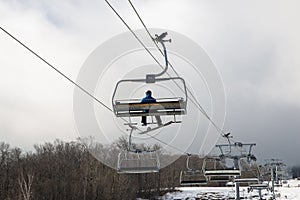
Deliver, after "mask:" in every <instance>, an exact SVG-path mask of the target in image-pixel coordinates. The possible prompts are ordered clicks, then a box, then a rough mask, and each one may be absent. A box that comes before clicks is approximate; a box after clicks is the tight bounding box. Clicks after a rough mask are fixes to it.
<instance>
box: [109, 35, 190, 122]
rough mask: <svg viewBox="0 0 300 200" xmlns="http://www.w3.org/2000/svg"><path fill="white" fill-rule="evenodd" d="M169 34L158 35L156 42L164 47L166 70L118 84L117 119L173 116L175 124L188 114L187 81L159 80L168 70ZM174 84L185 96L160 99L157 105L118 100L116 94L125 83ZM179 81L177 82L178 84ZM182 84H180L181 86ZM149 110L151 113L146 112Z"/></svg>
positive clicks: (173, 78)
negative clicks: (167, 47) (167, 45)
mask: <svg viewBox="0 0 300 200" xmlns="http://www.w3.org/2000/svg"><path fill="white" fill-rule="evenodd" d="M166 35H167V33H163V34H161V35H160V36H158V35H156V38H154V41H156V42H159V43H160V44H161V45H162V46H163V50H164V58H165V65H166V66H165V68H164V70H163V71H162V72H160V73H158V74H146V78H144V79H126V80H120V81H118V82H117V84H116V87H115V90H114V92H113V95H112V106H113V111H114V113H115V115H116V117H129V118H130V117H141V116H157V115H159V116H162V115H173V116H174V121H173V123H176V122H177V123H180V121H178V120H177V119H176V116H178V115H185V114H186V106H187V88H186V85H185V81H184V79H183V78H181V77H165V78H159V77H160V76H162V75H164V74H165V73H166V72H167V69H168V63H169V62H168V58H167V50H166V47H165V45H164V43H165V42H171V40H165V39H164V37H165V36H166ZM166 81H168V82H170V81H171V82H174V83H175V84H176V86H177V87H179V89H180V90H181V91H180V93H181V94H183V95H181V96H179V97H176V96H172V97H168V98H158V99H156V102H155V103H141V102H140V101H141V100H137V99H116V96H117V95H116V94H117V93H118V88H119V87H120V85H121V84H125V83H130V82H131V83H146V84H155V83H157V82H166ZM176 81H177V82H176ZM179 82H180V84H179ZM145 110H149V112H145Z"/></svg>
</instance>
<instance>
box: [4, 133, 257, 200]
mask: <svg viewBox="0 0 300 200" xmlns="http://www.w3.org/2000/svg"><path fill="white" fill-rule="evenodd" d="M124 141H125V140H124V138H123V139H122V138H121V139H120V141H119V142H118V143H114V144H112V145H110V146H108V147H107V146H106V147H105V146H103V145H101V144H93V142H92V140H91V139H78V140H77V141H74V142H63V141H60V140H56V141H54V142H52V143H45V144H42V145H34V149H35V150H34V151H33V152H23V151H22V150H21V149H20V148H11V147H10V145H9V144H7V143H3V142H0V199H1V200H9V199H13V200H15V199H16V200H19V199H20V200H21V199H22V200H23V199H24V200H42V199H45V200H48V199H49V200H69V199H74V200H76V199H80V200H91V199H94V200H96V199H101V200H103V199H105V200H109V199H118V200H119V199H125V200H129V199H136V198H137V197H141V198H148V199H151V198H152V199H153V197H155V196H160V195H162V194H163V193H165V192H166V191H168V190H169V191H171V190H174V189H175V187H178V186H180V172H181V170H184V169H186V156H184V155H182V156H180V157H179V159H175V158H174V156H173V157H172V156H170V155H167V154H161V161H162V163H163V162H166V161H168V160H169V161H170V160H176V161H175V162H172V163H171V162H170V163H171V164H170V165H168V166H167V167H164V168H162V169H161V170H160V172H159V173H150V174H118V173H117V171H116V170H115V169H112V168H110V167H108V166H106V165H104V164H103V163H101V162H100V161H98V160H97V159H96V158H95V157H94V156H95V155H96V156H99V157H101V160H105V162H106V163H109V164H110V165H111V166H116V158H117V156H118V153H119V152H120V149H122V148H123V146H124ZM157 148H159V147H157ZM91 152H94V156H93V155H92V154H91ZM175 157H176V156H175ZM176 158H178V156H177V157H176ZM202 164H203V159H199V157H197V156H195V157H193V159H191V160H190V163H189V166H190V167H192V168H198V169H201V167H202ZM253 167H254V168H256V166H253ZM243 168H244V169H245V171H243V172H242V176H245V177H247V176H248V175H249V176H250V177H251V176H253V175H255V174H256V175H255V176H257V175H258V174H257V173H254V172H253V171H252V169H250V168H249V169H246V168H245V167H243ZM224 184H225V183H218V182H215V183H209V184H208V186H224Z"/></svg>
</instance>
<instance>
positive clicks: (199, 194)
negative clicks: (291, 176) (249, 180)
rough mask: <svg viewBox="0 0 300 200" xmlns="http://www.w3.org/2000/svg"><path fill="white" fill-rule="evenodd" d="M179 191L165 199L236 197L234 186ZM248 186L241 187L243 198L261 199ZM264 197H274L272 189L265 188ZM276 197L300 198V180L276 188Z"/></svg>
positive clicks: (193, 199)
mask: <svg viewBox="0 0 300 200" xmlns="http://www.w3.org/2000/svg"><path fill="white" fill-rule="evenodd" d="M177 189H178V190H180V191H179V192H173V193H167V194H166V195H164V196H163V198H162V199H163V200H187V199H188V200H196V199H224V200H225V199H234V197H235V191H234V188H232V187H180V188H177ZM247 191H248V189H247V187H241V188H240V196H241V199H242V198H244V199H253V200H255V199H259V197H258V193H257V192H249V193H248V192H247ZM262 194H263V199H267V200H268V199H272V198H271V197H272V194H271V192H270V191H266V190H263V191H262ZM275 195H276V199H278V200H282V199H289V200H300V181H298V180H289V181H288V183H287V184H284V185H283V186H282V187H276V188H275Z"/></svg>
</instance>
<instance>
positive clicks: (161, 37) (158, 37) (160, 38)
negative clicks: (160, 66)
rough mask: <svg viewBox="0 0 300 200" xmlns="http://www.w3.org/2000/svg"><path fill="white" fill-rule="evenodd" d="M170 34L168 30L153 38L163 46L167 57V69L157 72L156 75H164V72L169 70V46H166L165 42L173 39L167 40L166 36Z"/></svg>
mask: <svg viewBox="0 0 300 200" xmlns="http://www.w3.org/2000/svg"><path fill="white" fill-rule="evenodd" d="M167 35H168V33H167V32H164V33H162V34H160V35H157V34H155V38H152V39H153V40H154V41H155V42H157V43H160V44H161V46H162V47H163V50H164V57H165V63H166V64H165V65H166V66H165V69H164V70H163V71H162V72H160V73H159V74H155V77H159V76H162V75H163V74H164V73H166V72H167V70H168V63H169V61H168V55H167V48H166V45H165V44H164V43H165V42H171V39H169V40H165V39H164V38H165V37H166V36H167Z"/></svg>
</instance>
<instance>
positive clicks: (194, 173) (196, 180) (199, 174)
mask: <svg viewBox="0 0 300 200" xmlns="http://www.w3.org/2000/svg"><path fill="white" fill-rule="evenodd" d="M197 157H198V156H197ZM190 158H191V155H190V154H189V155H187V159H186V169H185V170H182V171H181V172H180V185H182V186H194V185H198V186H199V185H206V184H207V180H206V178H205V176H204V174H203V171H202V169H200V170H199V169H194V168H191V167H190V166H189V163H190Z"/></svg>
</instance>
